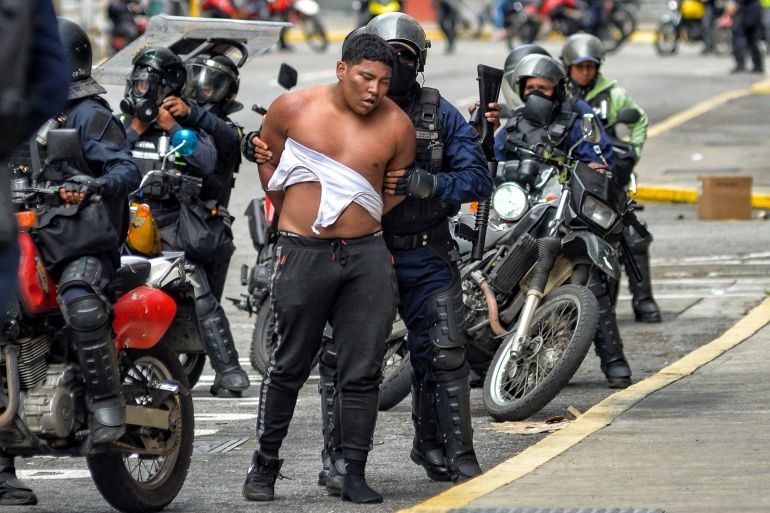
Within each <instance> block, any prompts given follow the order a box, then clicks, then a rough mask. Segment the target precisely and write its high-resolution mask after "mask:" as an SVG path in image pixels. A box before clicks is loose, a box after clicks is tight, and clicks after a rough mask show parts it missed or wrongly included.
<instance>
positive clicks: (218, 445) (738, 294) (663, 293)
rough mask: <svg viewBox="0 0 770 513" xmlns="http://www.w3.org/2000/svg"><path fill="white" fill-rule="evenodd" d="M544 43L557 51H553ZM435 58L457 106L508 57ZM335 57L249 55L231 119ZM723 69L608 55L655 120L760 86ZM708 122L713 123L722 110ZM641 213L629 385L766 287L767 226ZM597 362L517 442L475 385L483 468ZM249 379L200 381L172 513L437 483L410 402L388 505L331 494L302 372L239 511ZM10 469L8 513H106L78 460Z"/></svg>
mask: <svg viewBox="0 0 770 513" xmlns="http://www.w3.org/2000/svg"><path fill="white" fill-rule="evenodd" d="M546 46H548V48H549V49H557V48H558V45H557V44H555V43H548V44H547V45H546ZM442 51H443V47H442V46H441V44H437V45H436V48H435V49H434V50H433V51H432V52H431V54H430V55H429V57H428V64H427V73H426V75H425V83H426V84H429V85H431V86H434V87H438V88H439V89H440V90H441V91H442V93H443V95H444V96H445V97H446V98H448V99H449V100H450V101H452V102H453V103H454V104H455V105H456V106H458V107H459V108H462V109H464V108H466V107H467V105H468V104H470V103H471V101H472V99H473V97H474V95H475V92H476V83H475V65H476V64H478V63H484V64H489V65H497V66H501V65H502V62H503V60H504V58H505V55H506V53H507V52H506V49H505V46H504V45H503V44H502V43H492V42H468V41H460V42H459V45H458V51H457V53H456V54H454V55H452V56H445V55H443V54H442ZM338 52H339V45H332V46H331V47H330V49H329V52H328V53H326V54H324V55H316V54H312V53H310V52H309V51H306V50H304V49H303V48H302V47H301V46H298V50H297V51H296V52H293V53H284V54H279V53H275V52H273V53H269V54H267V55H264V56H261V57H258V58H255V59H254V60H252V61H251V62H250V63H249V64H247V66H246V68H245V69H244V72H243V78H242V81H241V95H240V99H241V101H242V102H243V103H244V104H245V105H246V107H247V110H245V111H243V112H241V113H239V114H238V115H237V116H236V119H237V120H238V121H240V122H241V123H242V124H244V125H245V126H246V128H247V129H252V128H256V126H257V125H258V120H257V117H256V115H255V114H254V113H252V112H251V111H250V110H248V108H249V107H250V106H251V104H252V103H261V104H264V105H267V104H269V102H270V101H272V100H273V99H274V98H275V97H276V96H277V95H278V94H280V92H281V91H280V89H279V88H278V86H277V85H276V84H275V81H274V77H275V75H276V74H277V69H278V65H279V64H280V63H281V62H284V61H285V62H288V63H290V64H292V65H293V66H295V67H296V68H297V69H299V70H300V85H301V86H302V85H309V84H313V83H323V82H330V81H331V80H333V69H334V62H335V60H336V57H337V53H338ZM730 66H731V62H730V60H729V59H727V58H715V57H709V58H705V57H701V56H700V55H698V49H697V48H694V47H692V48H683V50H682V53H681V54H680V55H678V56H675V57H670V58H666V59H662V58H659V57H657V56H656V55H655V54H654V51H653V49H652V47H651V45H629V46H627V47H626V48H625V49H624V50H623V51H622V52H621V53H620V54H619V55H613V56H610V58H609V59H608V62H607V64H606V67H605V69H606V71H607V73H609V74H611V75H613V76H615V77H617V78H618V79H619V80H620V82H621V83H622V84H624V85H625V86H626V87H627V89H628V90H629V91H630V92H631V94H632V96H633V97H634V98H635V99H636V100H637V102H639V103H640V104H642V105H643V106H644V107H645V108H646V109H647V111H648V113H649V115H650V118H651V120H652V122H653V123H655V122H657V121H660V120H662V119H664V118H666V117H668V116H670V115H671V114H674V113H675V112H677V111H679V110H682V109H684V108H687V107H689V106H691V105H693V104H695V103H697V102H698V101H700V100H703V99H705V98H707V97H710V96H713V95H715V94H718V93H721V92H723V91H726V90H730V89H733V88H739V87H745V86H747V85H748V84H749V83H750V82H751V81H752V80H756V78H757V77H749V76H728V75H727V70H728V69H729V68H730ZM121 94H122V88H110V97H109V98H110V101H111V104H112V105H113V106H116V105H117V104H118V101H119V98H120V95H121ZM711 115H713V116H716V119H717V120H719V119H721V118H720V117H719V113H718V112H717V113H712V114H711ZM724 119H729V117H725V118H724ZM662 137H665V136H662ZM697 143H698V141H696V140H692V141H687V139H686V138H684V139H683V140H682V141H681V142H680V144H679V145H678V146H677V147H676V148H670V151H672V152H674V151H676V152H686V151H688V149H689V147H688V145H696V144H697ZM724 151H730V149H729V148H726V149H725V150H724ZM673 156H674V155H673V154H672V157H673ZM735 158H736V159H739V158H740V155H736V156H735ZM255 171H256V169H255V168H254V166H252V165H250V164H245V165H244V166H243V167H242V170H241V173H240V175H239V176H238V183H237V187H236V189H235V191H234V193H233V199H232V208H231V210H232V212H234V213H235V214H236V215H237V214H240V213H241V212H243V210H244V208H245V206H246V204H247V202H248V200H249V199H250V198H251V197H253V196H254V195H255V194H261V192H260V190H259V186H258V179H257V175H256V172H255ZM643 216H644V218H645V219H646V220H647V221H648V223H649V226H650V228H651V231H652V232H653V233H654V234H655V236H656V243H655V245H654V246H653V265H654V275H655V291H656V296H657V298H658V301H659V303H660V305H661V307H662V309H663V316H664V322H663V323H662V324H659V325H642V324H637V323H635V322H633V316H632V314H631V309H630V301H629V298H628V295H627V294H623V295H621V299H620V305H619V309H618V315H619V320H620V327H621V331H622V333H623V337H624V340H625V343H626V347H627V348H626V351H627V354H628V357H629V360H630V362H631V365H632V368H633V371H634V379H635V380H636V379H641V378H644V377H646V376H649V375H651V374H653V373H654V372H656V371H657V370H659V369H660V368H662V367H663V366H665V365H666V364H668V363H671V362H673V361H675V360H677V359H678V358H680V357H681V356H683V355H685V354H687V353H688V352H689V351H691V350H692V349H694V348H696V347H698V346H700V345H702V344H704V343H705V342H708V341H710V340H711V339H713V338H715V337H716V336H717V335H718V334H720V333H721V332H722V331H724V330H725V329H726V328H727V327H729V326H730V325H731V324H733V323H734V322H735V320H736V319H738V318H740V317H741V316H742V315H743V314H744V313H745V312H746V311H747V310H748V309H749V308H750V307H751V306H753V305H755V304H756V303H758V302H759V301H760V300H761V299H762V298H763V297H765V295H766V294H767V293H768V290H770V272H768V271H770V248H769V246H768V242H770V236H768V233H770V230H768V226H767V222H766V221H763V220H760V219H757V220H752V221H745V222H740V223H736V222H709V223H704V222H702V221H698V220H697V219H696V213H695V207H694V206H691V205H648V206H647V207H646V210H645V212H644V213H643ZM235 233H236V243H237V245H238V249H237V251H236V254H235V256H234V259H233V263H232V267H231V269H230V274H229V279H228V283H227V288H226V291H225V295H226V296H232V297H236V296H238V295H239V294H240V293H241V292H242V291H243V287H242V286H241V285H240V283H239V274H240V266H241V265H242V264H247V265H251V263H252V261H253V259H254V256H255V253H254V250H253V248H252V247H251V244H250V241H249V236H248V230H247V227H246V225H245V220H244V219H243V218H242V217H241V218H239V219H238V220H237V222H236V224H235ZM623 290H625V289H623ZM225 308H226V311H227V313H228V315H229V316H230V320H231V322H232V326H233V332H234V335H235V337H236V341H237V345H238V349H239V351H240V354H241V358H242V361H243V362H244V365H245V366H248V348H249V342H250V338H251V328H252V324H253V318H252V319H250V318H248V316H247V315H245V314H244V313H242V312H238V311H236V310H235V309H234V308H232V307H231V306H230V305H229V304H227V305H225ZM598 367H599V366H598V359H597V358H596V357H595V356H594V355H593V354H590V355H589V357H588V358H587V359H586V361H585V362H584V364H583V366H582V367H581V369H580V370H579V371H578V374H577V375H576V376H575V378H574V379H573V381H572V383H571V384H570V385H569V386H568V387H567V388H565V390H564V391H563V392H562V394H560V395H559V396H558V397H557V398H556V399H555V400H554V401H553V402H552V403H551V404H550V405H549V406H547V407H546V408H545V409H544V410H543V411H542V412H540V413H539V414H538V415H536V416H535V417H534V418H533V419H531V420H533V421H534V422H535V424H534V425H533V426H532V429H531V430H530V431H529V432H526V434H522V433H518V432H515V431H522V430H523V426H521V425H514V426H510V425H499V424H495V423H493V422H491V419H490V418H489V417H488V416H487V415H486V413H485V411H484V409H483V405H482V403H481V391H480V390H474V391H473V394H472V400H473V408H472V409H473V416H474V419H473V422H474V428H475V439H476V448H477V452H478V456H479V460H480V462H481V464H482V467H484V468H490V467H492V466H494V465H495V464H497V463H500V462H501V461H504V460H505V459H507V458H509V457H511V456H512V455H514V454H516V453H518V452H520V451H521V450H523V449H525V448H526V447H528V446H530V445H531V444H533V443H535V442H537V441H538V440H540V439H541V438H542V437H543V436H545V434H544V433H539V432H537V431H538V430H539V429H541V428H542V427H543V426H542V424H540V423H541V422H542V421H544V420H545V419H548V418H550V417H553V416H557V415H563V416H566V417H567V418H571V417H570V414H569V413H568V412H567V408H568V407H569V406H573V407H574V408H577V409H578V410H580V411H585V410H586V409H588V408H590V407H591V406H592V405H593V404H595V403H596V402H598V401H600V400H601V399H602V398H604V397H606V396H607V395H608V394H609V393H610V390H609V389H607V388H606V387H605V386H604V380H603V377H602V376H601V373H600V372H599V368H598ZM250 374H251V375H252V381H253V383H254V385H255V386H252V388H251V389H250V390H249V391H248V392H247V394H246V395H245V397H244V398H242V399H222V398H212V397H210V396H209V395H208V392H207V388H208V385H209V384H210V383H211V381H212V380H213V374H212V372H211V370H210V369H207V370H206V371H205V372H204V376H203V378H202V381H201V384H200V385H199V386H198V387H196V389H195V390H194V396H195V411H196V452H195V455H194V457H193V461H192V465H191V468H190V472H189V475H188V478H187V482H186V484H185V486H184V488H183V489H182V492H181V493H180V495H179V497H178V498H177V499H176V500H175V501H174V502H173V503H172V504H171V505H170V506H169V508H168V511H178V512H210V511H223V510H227V511H231V512H240V511H243V512H246V511H249V512H253V511H264V512H273V511H312V512H323V511H345V512H355V511H395V510H398V509H400V508H403V507H407V506H410V505H412V504H414V503H416V502H419V501H420V500H422V499H425V498H427V497H429V496H431V495H433V494H435V493H437V492H439V491H441V490H443V489H444V488H445V487H446V486H447V485H446V484H441V483H434V482H432V481H429V480H428V479H427V478H426V477H425V475H424V473H423V472H421V469H420V468H418V467H416V466H415V465H413V464H412V463H411V462H410V461H409V458H408V453H409V446H410V444H411V434H412V428H411V421H410V409H409V404H408V402H409V401H408V400H407V401H405V402H403V403H402V404H400V405H398V406H397V407H395V408H394V409H393V410H391V411H389V412H386V413H382V414H381V415H380V417H379V421H378V427H377V431H376V434H375V438H374V439H375V447H374V450H373V451H372V454H371V456H370V465H369V467H368V476H369V480H370V482H371V484H372V485H373V486H374V487H375V488H376V489H378V490H379V491H381V492H382V493H383V495H384V496H385V503H384V504H382V505H378V506H367V507H360V506H353V505H351V504H348V503H342V502H340V501H339V499H337V498H332V497H328V496H327V495H326V494H325V493H324V491H323V490H322V489H321V488H319V487H318V486H317V484H316V475H317V471H318V469H319V463H320V460H319V451H320V448H321V436H320V422H319V416H320V415H319V401H318V394H317V386H316V385H317V377H316V376H312V377H311V379H310V381H309V383H308V385H307V386H306V387H304V388H303V390H302V393H301V396H300V399H299V402H298V406H297V411H296V415H295V418H294V422H293V424H292V426H291V429H290V432H289V437H288V438H287V439H286V441H285V444H284V449H283V453H282V456H283V458H285V460H286V462H285V464H284V467H283V470H282V472H283V474H284V475H286V476H287V477H288V478H290V479H286V480H282V481H279V482H278V485H277V493H278V496H279V498H278V500H277V501H275V502H274V503H269V504H253V503H247V502H245V501H244V500H243V499H242V497H241V493H240V487H241V484H242V482H243V478H244V476H245V472H246V468H247V467H248V464H249V461H250V457H251V452H252V450H253V449H254V447H255V442H254V421H255V418H256V408H257V404H258V400H257V393H258V386H256V385H258V382H259V377H258V376H257V373H256V372H255V371H253V370H250ZM511 431H513V432H511ZM618 457H622V455H618ZM18 468H19V470H20V474H21V477H22V478H23V479H25V480H28V482H29V483H30V484H31V485H32V486H33V487H34V488H35V489H36V490H37V493H38V497H39V499H40V505H39V506H36V507H32V508H23V509H22V508H7V510H8V511H41V512H42V511H45V512H73V513H74V512H101V511H109V507H108V506H107V505H106V503H105V502H104V501H103V500H102V499H101V497H100V496H99V494H98V492H97V491H96V489H95V487H94V486H93V484H92V483H91V481H90V479H89V478H88V474H87V471H86V469H85V463H84V461H83V460H82V459H50V458H34V459H27V460H21V461H19V462H18Z"/></svg>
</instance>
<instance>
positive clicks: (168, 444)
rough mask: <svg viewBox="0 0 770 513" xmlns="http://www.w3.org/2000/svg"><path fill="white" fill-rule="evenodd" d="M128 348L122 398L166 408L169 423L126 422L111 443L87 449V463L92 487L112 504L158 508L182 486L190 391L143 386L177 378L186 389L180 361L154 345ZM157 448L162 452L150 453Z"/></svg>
mask: <svg viewBox="0 0 770 513" xmlns="http://www.w3.org/2000/svg"><path fill="white" fill-rule="evenodd" d="M127 354H128V356H129V358H130V360H131V362H132V364H133V365H132V366H130V367H128V368H127V369H126V370H125V372H124V373H123V376H122V378H123V393H124V395H125V398H126V402H127V403H128V404H133V405H141V406H144V407H147V408H156V409H160V410H165V411H168V419H169V428H168V429H159V428H154V427H149V426H132V425H129V426H128V427H127V430H126V434H125V435H124V436H123V437H122V438H120V439H119V440H118V441H116V442H115V446H116V448H115V449H111V450H108V451H106V452H100V453H96V454H90V455H88V456H86V463H87V464H88V469H89V471H90V472H91V478H92V479H93V481H94V484H95V485H96V488H97V490H99V493H101V495H102V497H104V499H105V500H106V501H107V502H108V503H109V504H110V505H111V506H112V507H114V508H115V509H117V510H119V511H124V512H129V513H141V512H147V511H160V510H162V509H163V508H165V507H166V506H167V505H168V504H169V503H171V501H172V500H174V498H175V497H176V496H177V494H178V493H179V491H180V490H181V489H182V485H183V484H184V481H185V478H186V477H187V471H188V469H189V467H190V458H191V457H192V450H193V432H194V422H195V420H194V417H193V403H192V396H191V395H190V394H189V392H187V393H179V394H176V395H171V396H168V397H166V395H165V394H161V393H159V391H158V390H157V389H156V388H154V387H153V386H148V385H151V384H153V383H156V382H160V381H176V382H177V383H179V385H181V387H182V389H184V390H185V391H189V384H188V382H187V378H186V376H185V374H184V370H183V369H182V365H181V363H180V362H179V360H178V359H177V356H176V355H175V354H174V353H173V352H171V351H170V350H169V349H168V348H166V347H164V346H162V345H156V346H155V347H153V348H151V349H147V350H128V351H127ZM123 446H125V447H123ZM131 447H136V450H131ZM143 449H144V450H146V451H147V453H143ZM158 451H160V452H162V454H160V455H158V454H151V453H155V452H158Z"/></svg>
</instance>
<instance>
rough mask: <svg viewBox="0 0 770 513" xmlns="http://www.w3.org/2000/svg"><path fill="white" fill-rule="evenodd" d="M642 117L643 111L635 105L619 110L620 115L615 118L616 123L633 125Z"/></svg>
mask: <svg viewBox="0 0 770 513" xmlns="http://www.w3.org/2000/svg"><path fill="white" fill-rule="evenodd" d="M641 117H642V113H641V112H639V109H635V108H633V107H626V108H625V109H621V110H620V112H618V117H617V118H616V119H615V123H623V124H624V125H633V124H634V123H636V122H637V121H639V119H640V118H641Z"/></svg>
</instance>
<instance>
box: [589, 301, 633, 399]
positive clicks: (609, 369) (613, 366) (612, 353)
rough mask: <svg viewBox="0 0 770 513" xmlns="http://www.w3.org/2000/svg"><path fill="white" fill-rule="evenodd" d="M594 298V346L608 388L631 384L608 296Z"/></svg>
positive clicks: (623, 386)
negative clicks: (596, 305) (596, 304)
mask: <svg viewBox="0 0 770 513" xmlns="http://www.w3.org/2000/svg"><path fill="white" fill-rule="evenodd" d="M596 299H597V300H598V302H599V322H598V323H597V325H596V335H595V337H594V346H595V348H596V354H597V355H599V359H600V360H601V369H602V372H603V373H604V375H605V376H606V377H607V385H608V386H609V387H610V388H626V387H628V386H629V385H630V384H631V368H630V367H629V366H628V361H627V360H626V356H625V355H624V354H623V340H622V339H621V338H620V330H619V329H618V322H617V319H616V318H615V312H614V311H613V308H612V305H611V302H610V297H609V296H608V295H602V296H597V298H596Z"/></svg>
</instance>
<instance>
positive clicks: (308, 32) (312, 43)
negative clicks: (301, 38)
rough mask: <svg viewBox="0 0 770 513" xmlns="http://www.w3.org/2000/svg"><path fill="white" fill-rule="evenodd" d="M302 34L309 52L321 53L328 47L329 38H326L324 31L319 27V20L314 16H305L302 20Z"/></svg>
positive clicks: (321, 26)
mask: <svg viewBox="0 0 770 513" xmlns="http://www.w3.org/2000/svg"><path fill="white" fill-rule="evenodd" d="M302 33H303V34H305V41H307V45H308V46H309V47H310V49H311V50H313V51H316V52H318V53H323V52H325V51H326V48H327V47H328V46H329V38H328V37H327V36H326V30H325V29H324V27H323V25H321V20H319V19H318V18H316V17H315V16H305V17H304V18H303V19H302Z"/></svg>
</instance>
